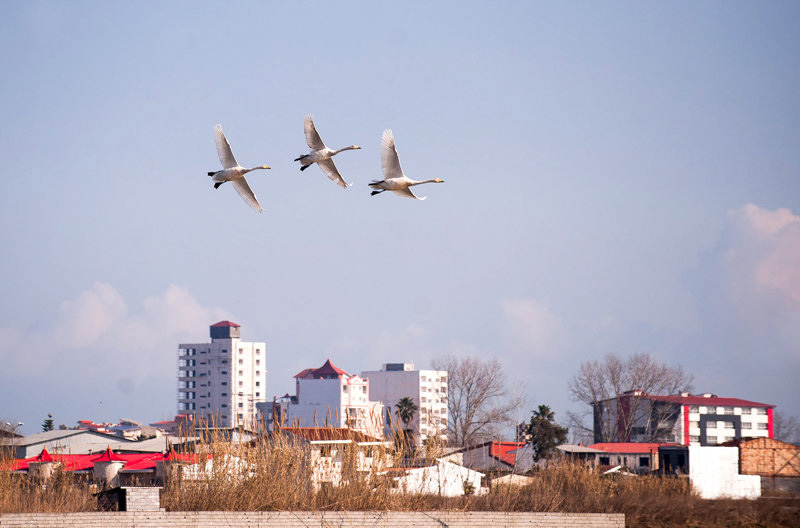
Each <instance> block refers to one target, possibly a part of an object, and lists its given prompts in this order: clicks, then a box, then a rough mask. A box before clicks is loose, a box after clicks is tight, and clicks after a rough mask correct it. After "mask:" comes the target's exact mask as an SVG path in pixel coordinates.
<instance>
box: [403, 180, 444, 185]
mask: <svg viewBox="0 0 800 528" xmlns="http://www.w3.org/2000/svg"><path fill="white" fill-rule="evenodd" d="M423 183H439V180H436V179H434V180H425V181H415V182H413V183H409V185H422V184H423Z"/></svg>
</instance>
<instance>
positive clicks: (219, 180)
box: [208, 125, 269, 213]
mask: <svg viewBox="0 0 800 528" xmlns="http://www.w3.org/2000/svg"><path fill="white" fill-rule="evenodd" d="M214 139H215V141H216V142H217V154H218V155H219V161H220V162H221V163H222V170H221V171H216V172H209V173H208V175H209V176H211V179H212V180H214V181H215V182H216V183H214V188H215V189H219V186H220V185H222V184H223V183H225V182H226V181H229V182H231V184H232V185H233V188H234V189H236V192H238V193H239V196H241V197H242V198H244V201H245V202H247V205H249V206H250V207H252V208H253V209H255V210H256V211H258V212H259V213H260V212H261V211H262V210H263V209H261V205H259V203H258V199H256V195H255V194H253V190H252V189H251V188H250V186H249V185H247V180H245V179H244V175H245V174H247V173H248V172H250V171H254V170H258V169H268V168H269V167H267V166H266V165H259V166H258V167H253V168H252V169H245V168H244V167H242V166H240V165H239V163H238V162H237V161H236V158H234V157H233V151H232V150H231V146H230V144H228V140H227V139H226V138H225V134H224V133H223V132H222V125H216V126H215V127H214Z"/></svg>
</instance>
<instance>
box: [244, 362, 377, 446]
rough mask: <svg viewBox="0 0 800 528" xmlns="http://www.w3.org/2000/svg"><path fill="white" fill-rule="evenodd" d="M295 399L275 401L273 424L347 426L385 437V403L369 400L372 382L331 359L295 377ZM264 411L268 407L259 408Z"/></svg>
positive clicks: (291, 397)
mask: <svg viewBox="0 0 800 528" xmlns="http://www.w3.org/2000/svg"><path fill="white" fill-rule="evenodd" d="M295 389H296V393H295V395H294V396H288V395H287V396H285V397H283V398H281V399H276V400H275V401H274V402H273V405H272V407H273V411H272V420H271V421H272V423H273V424H278V425H280V426H285V427H333V428H337V427H346V428H348V429H352V430H354V431H360V432H362V433H364V434H366V435H369V436H372V437H375V438H383V427H382V425H381V423H382V416H383V404H381V403H380V402H375V401H370V399H369V380H367V379H364V378H362V377H361V376H356V375H351V374H348V373H347V372H346V371H344V370H342V369H340V368H338V367H337V366H335V365H334V364H333V363H331V360H330V359H328V360H327V361H325V364H323V365H322V366H321V367H319V368H316V369H315V368H308V369H305V370H303V371H302V372H300V373H298V374H297V375H296V376H295ZM259 407H261V408H262V409H265V407H266V406H259ZM265 414H266V413H265Z"/></svg>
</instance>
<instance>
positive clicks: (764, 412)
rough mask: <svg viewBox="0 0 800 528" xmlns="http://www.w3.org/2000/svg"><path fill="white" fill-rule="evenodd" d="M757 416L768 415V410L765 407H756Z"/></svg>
mask: <svg viewBox="0 0 800 528" xmlns="http://www.w3.org/2000/svg"><path fill="white" fill-rule="evenodd" d="M756 414H767V409H766V408H764V407H756Z"/></svg>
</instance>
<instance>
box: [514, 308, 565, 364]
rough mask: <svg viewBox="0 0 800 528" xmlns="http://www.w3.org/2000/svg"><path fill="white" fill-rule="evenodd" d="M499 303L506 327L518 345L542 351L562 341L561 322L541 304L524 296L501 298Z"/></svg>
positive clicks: (550, 348) (560, 343) (548, 350)
mask: <svg viewBox="0 0 800 528" xmlns="http://www.w3.org/2000/svg"><path fill="white" fill-rule="evenodd" d="M500 304H501V307H502V310H503V315H504V320H505V327H506V330H507V332H508V333H509V335H510V336H511V338H512V340H513V341H514V342H516V343H517V344H519V345H520V346H522V347H524V348H526V349H527V350H528V351H530V352H534V353H546V352H551V351H552V350H553V348H554V347H558V346H560V345H562V344H563V342H564V339H565V332H564V323H563V322H562V320H561V318H560V317H558V316H557V315H556V314H554V313H553V312H552V311H551V310H550V309H549V308H548V307H547V306H545V305H544V304H542V303H540V302H538V301H536V300H534V299H525V298H514V299H503V300H501V301H500Z"/></svg>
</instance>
